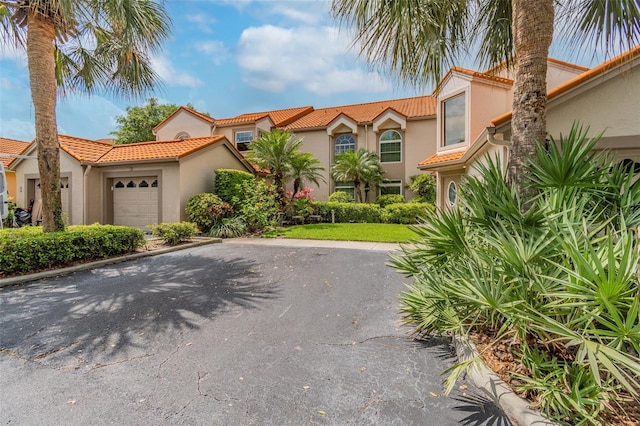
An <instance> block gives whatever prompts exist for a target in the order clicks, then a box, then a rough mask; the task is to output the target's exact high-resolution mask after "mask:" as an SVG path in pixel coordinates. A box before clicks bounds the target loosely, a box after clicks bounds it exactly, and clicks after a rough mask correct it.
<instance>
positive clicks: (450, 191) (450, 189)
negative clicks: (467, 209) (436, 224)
mask: <svg viewBox="0 0 640 426" xmlns="http://www.w3.org/2000/svg"><path fill="white" fill-rule="evenodd" d="M456 201H458V185H456V183H455V182H454V181H451V182H449V185H448V186H447V203H449V205H450V206H453V205H454V204H455V203H456Z"/></svg>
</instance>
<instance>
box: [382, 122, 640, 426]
mask: <svg viewBox="0 0 640 426" xmlns="http://www.w3.org/2000/svg"><path fill="white" fill-rule="evenodd" d="M586 133H587V132H586V131H584V132H583V131H582V130H581V129H578V128H577V127H574V128H572V130H571V132H570V134H569V135H568V136H567V137H566V138H561V140H560V142H559V145H560V146H558V145H557V144H556V142H555V141H553V140H551V142H550V143H548V144H539V145H538V147H537V149H536V162H531V164H530V166H529V169H528V170H529V179H530V185H531V186H532V187H533V189H534V190H535V191H536V192H537V196H536V198H534V199H533V201H531V205H529V206H527V207H526V208H524V207H523V205H522V202H521V200H520V197H519V196H518V194H517V193H516V192H515V190H513V189H512V188H510V187H509V186H508V185H507V182H506V180H505V178H504V176H503V172H502V170H503V168H502V166H501V165H500V164H499V163H498V162H497V161H492V160H491V159H487V161H488V164H487V165H483V166H479V168H478V173H479V176H477V177H472V176H469V177H467V178H466V181H465V182H464V183H463V185H462V186H461V191H460V194H459V202H458V204H456V206H454V207H453V208H451V209H446V210H439V211H437V212H436V213H435V214H433V215H429V216H428V217H427V218H426V224H425V225H426V226H420V227H415V228H414V231H415V232H416V233H417V234H418V235H419V236H420V240H421V241H420V244H418V245H415V246H410V247H409V246H407V247H404V248H403V252H404V253H403V254H402V255H400V256H394V257H393V261H392V265H393V266H394V267H395V268H396V269H398V270H399V271H400V272H402V273H404V274H405V275H407V276H410V277H413V278H414V283H413V285H412V286H411V287H410V289H409V290H408V291H406V292H404V293H403V295H402V305H403V306H402V314H403V316H404V319H405V320H406V321H407V322H408V323H410V324H413V325H414V326H415V332H416V333H417V334H418V335H427V334H431V333H435V334H443V333H452V334H457V335H461V336H468V335H471V334H474V333H477V334H479V335H481V336H483V341H484V343H486V344H487V347H488V348H489V350H492V349H491V348H502V349H505V350H508V351H509V353H508V354H506V355H507V356H508V357H513V358H512V359H513V370H514V371H511V373H510V375H511V377H510V379H513V381H512V382H511V383H512V384H513V385H515V387H516V389H517V390H519V391H521V392H522V393H523V394H525V395H526V396H528V397H529V398H531V399H533V400H535V401H536V404H537V405H538V406H539V407H540V409H541V410H542V411H543V412H544V414H546V415H547V416H549V417H551V418H553V419H555V420H556V421H557V422H560V423H563V424H586V423H592V424H603V423H604V424H610V422H609V421H607V420H604V421H603V419H602V417H601V416H602V415H603V414H604V413H606V411H607V410H608V409H609V408H610V407H616V406H617V403H618V402H619V401H621V400H622V399H623V398H628V399H630V400H631V401H632V402H631V404H632V405H635V407H637V406H638V404H640V399H639V398H638V389H640V383H639V382H640V357H639V354H640V333H638V332H637V330H640V315H638V311H639V310H640V292H639V291H638V272H639V271H638V260H639V250H638V249H639V248H640V240H639V239H638V237H637V228H638V226H640V211H639V210H638V207H637V206H638V205H640V182H634V175H633V173H629V172H628V170H625V168H624V165H621V164H615V163H613V161H611V160H610V159H609V157H607V156H606V154H604V153H602V152H597V151H592V148H593V147H594V146H595V144H596V142H597V139H598V138H595V139H592V140H586V138H585V135H586ZM632 330H635V331H632ZM503 354H504V352H503ZM503 357H504V355H503ZM501 359H503V358H501ZM504 359H507V358H506V357H505V358H504ZM478 361H479V360H478V359H472V360H469V361H465V362H462V363H459V364H457V365H456V366H454V367H452V368H451V369H450V370H449V371H448V372H449V373H450V376H449V377H448V378H447V385H448V386H447V389H448V391H449V390H451V389H452V388H453V386H455V380H456V379H457V378H458V377H460V376H461V375H462V374H464V372H465V371H466V370H467V369H468V368H469V367H471V366H473V364H474V363H476V362H478Z"/></svg>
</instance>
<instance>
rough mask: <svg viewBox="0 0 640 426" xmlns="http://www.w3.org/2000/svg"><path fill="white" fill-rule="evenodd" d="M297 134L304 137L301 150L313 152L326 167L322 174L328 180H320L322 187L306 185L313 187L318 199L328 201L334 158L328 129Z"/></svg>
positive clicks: (314, 195) (313, 194)
mask: <svg viewBox="0 0 640 426" xmlns="http://www.w3.org/2000/svg"><path fill="white" fill-rule="evenodd" d="M295 136H296V137H298V138H300V139H302V147H301V149H300V150H301V151H302V152H309V153H311V154H312V155H313V156H314V157H315V158H317V159H318V160H320V162H321V163H322V167H324V171H323V172H321V174H322V176H323V177H324V179H325V180H326V183H322V181H320V187H317V186H316V185H314V184H313V183H306V184H305V185H306V186H308V187H309V188H312V189H313V192H312V193H311V194H312V196H313V197H314V198H315V199H316V200H318V201H326V200H327V198H328V197H329V194H330V193H331V192H330V186H331V182H332V181H331V178H330V177H329V172H330V169H331V161H332V160H333V156H332V150H331V147H330V142H329V136H328V135H327V131H326V130H325V129H319V130H313V131H307V132H297V133H295ZM359 140H360V138H359V137H358V138H356V143H358V141H359Z"/></svg>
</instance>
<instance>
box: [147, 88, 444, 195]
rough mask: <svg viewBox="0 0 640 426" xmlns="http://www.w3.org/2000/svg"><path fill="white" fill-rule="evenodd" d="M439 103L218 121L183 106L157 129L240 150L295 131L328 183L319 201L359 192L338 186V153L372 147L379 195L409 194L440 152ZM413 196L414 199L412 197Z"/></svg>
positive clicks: (392, 103) (302, 110)
mask: <svg viewBox="0 0 640 426" xmlns="http://www.w3.org/2000/svg"><path fill="white" fill-rule="evenodd" d="M435 117H436V102H435V99H434V98H433V97H431V96H419V97H414V98H407V99H394V100H388V101H380V102H371V103H365V104H356V105H344V106H337V107H330V108H320V109H314V108H313V107H310V106H306V107H299V108H290V109H285V110H276V111H268V112H258V113H249V114H243V115H240V116H237V117H233V118H225V119H214V118H211V117H208V116H205V115H203V114H200V113H198V112H197V111H193V110H191V109H189V108H186V107H180V108H179V109H178V110H177V111H176V112H174V113H173V114H172V115H171V116H169V117H168V118H166V119H165V120H164V121H163V122H161V123H160V124H159V125H158V126H156V128H155V129H154V133H155V134H156V136H157V137H158V138H159V139H163V138H168V137H172V138H179V137H187V136H205V135H224V136H226V137H227V138H228V139H230V140H232V141H234V143H235V146H236V148H237V149H238V150H239V151H241V152H242V151H245V150H246V149H247V147H246V146H247V144H248V142H251V141H252V140H254V139H255V138H257V137H260V135H261V134H262V133H264V132H269V131H271V130H272V129H274V128H283V129H287V130H289V131H291V132H292V133H294V135H295V136H296V137H298V138H301V139H302V140H303V145H302V150H303V151H306V152H310V153H312V154H313V155H314V156H315V157H316V158H318V159H319V160H320V161H321V163H322V166H323V167H324V169H325V171H324V177H325V180H326V182H327V183H326V184H321V185H320V187H318V188H314V189H315V191H314V193H313V195H314V196H315V197H316V199H318V200H326V199H327V197H328V196H329V194H330V193H331V192H333V191H335V190H342V191H350V192H352V193H353V191H354V189H353V184H342V183H336V182H333V181H332V180H331V179H330V177H329V173H330V169H331V165H332V164H333V162H334V158H335V155H336V154H339V153H341V152H344V151H346V150H348V149H353V150H357V149H359V148H366V149H368V150H369V151H373V152H375V153H377V154H378V155H379V157H380V160H381V163H382V166H383V168H384V170H385V172H386V173H385V177H386V178H387V180H388V181H387V182H386V183H384V184H383V185H381V186H380V187H379V188H372V189H371V192H372V194H371V195H370V196H369V200H370V201H372V200H373V198H374V197H375V196H376V195H378V194H384V193H396V194H405V192H406V190H405V189H404V186H405V184H406V183H407V181H408V179H409V177H410V176H412V175H415V174H418V173H419V171H418V170H417V169H416V165H417V161H418V159H420V158H425V157H426V156H429V155H431V154H433V153H435V133H436V119H435ZM406 195H409V196H410V194H406Z"/></svg>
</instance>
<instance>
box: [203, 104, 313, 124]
mask: <svg viewBox="0 0 640 426" xmlns="http://www.w3.org/2000/svg"><path fill="white" fill-rule="evenodd" d="M311 111H313V107H312V106H305V107H296V108H287V109H279V110H275V111H265V112H252V113H248V114H242V115H238V116H237V117H232V118H221V119H218V120H215V123H216V125H218V126H227V125H231V124H241V123H253V122H256V121H258V120H261V119H263V118H265V117H269V118H270V119H271V121H272V122H273V124H274V125H275V126H276V127H282V126H286V125H287V124H289V123H291V122H292V121H295V120H297V119H298V118H300V117H302V116H303V115H305V114H308V113H309V112H311Z"/></svg>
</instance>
